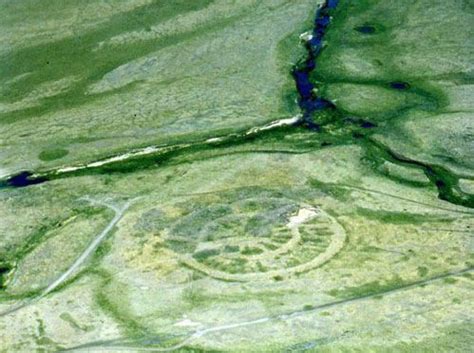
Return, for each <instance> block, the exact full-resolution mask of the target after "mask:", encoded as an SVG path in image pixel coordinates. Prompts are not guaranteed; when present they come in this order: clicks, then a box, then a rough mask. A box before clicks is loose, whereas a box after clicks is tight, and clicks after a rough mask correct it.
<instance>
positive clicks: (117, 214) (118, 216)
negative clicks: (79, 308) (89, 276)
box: [0, 197, 135, 317]
mask: <svg viewBox="0 0 474 353" xmlns="http://www.w3.org/2000/svg"><path fill="white" fill-rule="evenodd" d="M81 200H85V201H88V202H90V203H91V204H93V205H100V206H104V207H107V208H110V209H111V210H113V211H114V212H115V216H114V218H113V219H112V220H111V221H110V222H109V224H108V225H107V226H106V227H105V228H104V230H103V231H102V232H101V233H99V234H98V235H97V236H96V237H95V238H94V240H93V241H92V242H91V243H90V244H89V246H88V247H87V248H86V249H85V250H84V251H83V252H82V254H81V255H80V256H79V257H78V258H77V259H76V261H74V263H73V264H72V265H71V266H70V267H69V268H68V269H67V270H66V271H65V272H64V273H62V274H61V276H59V277H58V278H57V279H56V280H55V281H54V282H52V283H51V284H49V285H48V286H47V287H46V288H45V289H43V291H42V292H41V293H40V294H39V295H38V296H37V297H34V298H32V299H30V300H26V301H24V302H21V303H19V304H17V305H14V306H13V307H11V308H9V309H7V310H5V311H0V317H2V316H6V315H8V314H11V313H13V312H15V311H18V310H20V309H22V308H24V307H26V306H28V305H31V304H33V303H36V302H37V301H39V300H40V299H41V298H43V297H45V296H46V295H48V294H49V293H51V292H52V291H54V290H55V289H56V288H58V287H59V286H60V285H61V284H63V283H64V282H65V281H66V280H68V279H69V278H70V277H71V275H72V274H73V273H74V272H75V271H76V270H77V269H78V268H79V267H80V266H81V265H82V264H83V263H84V262H85V261H86V260H87V258H88V257H89V256H90V255H91V254H92V253H93V252H94V251H95V250H96V249H97V247H98V246H99V245H100V243H101V242H102V241H103V240H104V239H105V237H106V236H107V234H108V233H109V232H110V231H111V230H112V228H113V227H114V226H115V225H116V224H117V223H118V221H120V219H121V218H122V217H123V215H124V213H125V211H126V210H127V209H128V208H129V207H130V205H131V203H132V202H133V201H134V200H135V199H134V200H130V201H127V202H126V203H125V204H124V205H123V206H121V207H117V206H115V205H113V204H111V203H107V202H105V201H100V200H94V199H91V198H89V197H84V198H81Z"/></svg>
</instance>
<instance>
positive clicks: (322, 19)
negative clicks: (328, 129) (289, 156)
mask: <svg viewBox="0 0 474 353" xmlns="http://www.w3.org/2000/svg"><path fill="white" fill-rule="evenodd" d="M338 2H339V0H327V1H326V2H325V3H324V4H323V5H322V6H321V7H320V8H318V10H317V11H316V17H315V20H314V28H313V33H312V35H313V37H312V38H311V40H309V41H307V42H306V50H307V51H308V57H307V58H306V60H305V61H304V62H302V63H300V64H299V65H297V66H296V67H295V68H294V69H293V72H292V74H293V78H294V79H295V84H296V89H297V90H298V95H299V98H298V104H299V106H300V109H301V111H302V113H303V118H302V119H301V121H300V122H299V123H298V124H300V125H303V126H305V127H306V128H309V129H311V130H314V131H320V126H319V125H318V124H316V123H315V122H314V121H313V119H312V116H313V113H314V112H315V111H318V110H323V109H327V108H334V105H333V104H332V103H331V102H330V101H328V100H325V99H323V98H321V97H318V96H317V95H316V94H315V93H314V88H315V87H314V85H313V84H312V83H311V80H310V75H311V72H313V71H314V70H315V69H316V67H317V64H316V58H317V56H318V55H319V54H320V52H321V50H322V48H323V37H324V35H325V34H326V30H327V27H328V26H329V24H330V23H331V16H330V14H331V10H332V9H334V8H336V6H337V4H338Z"/></svg>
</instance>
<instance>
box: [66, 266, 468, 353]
mask: <svg viewBox="0 0 474 353" xmlns="http://www.w3.org/2000/svg"><path fill="white" fill-rule="evenodd" d="M472 271H474V268H472V267H469V268H464V269H461V270H457V271H450V272H446V273H443V274H439V275H437V276H433V277H431V278H428V279H425V280H421V281H415V282H412V283H407V284H405V285H402V286H400V287H397V288H392V289H388V290H385V291H380V292H377V293H371V294H366V295H362V296H359V297H353V298H347V299H340V300H336V301H332V302H329V303H325V304H321V305H317V306H314V307H313V308H312V309H311V310H296V311H293V312H288V313H283V314H277V315H273V316H266V317H261V318H258V319H254V320H249V321H242V322H236V323H230V324H227V325H221V326H214V327H209V328H205V329H199V330H197V331H194V332H190V333H189V336H188V337H187V338H185V339H184V340H183V341H181V342H180V343H178V344H176V345H174V346H171V347H167V348H159V347H139V346H133V345H124V344H123V343H122V344H121V343H116V344H113V343H110V342H107V343H104V342H95V343H94V342H92V343H89V344H84V345H81V346H77V347H71V348H67V349H64V350H61V352H74V351H91V349H92V348H93V349H94V351H99V350H104V351H146V352H172V351H175V350H177V349H180V348H183V347H184V346H186V345H187V344H189V343H190V342H191V341H194V340H196V339H198V338H200V337H203V336H205V335H207V334H209V333H213V332H220V331H229V330H232V329H235V328H239V327H245V326H253V325H257V324H261V323H265V322H269V321H286V320H288V319H292V318H295V317H299V316H304V315H307V314H309V313H314V312H316V311H319V310H322V309H327V308H331V307H336V306H339V305H344V304H347V303H353V302H358V301H363V300H367V299H371V298H374V297H377V296H380V295H390V294H394V293H398V292H402V291H405V290H410V289H413V288H417V287H420V286H422V285H427V284H430V283H433V282H436V281H440V280H442V279H444V278H447V277H451V276H460V275H462V274H464V273H470V272H472Z"/></svg>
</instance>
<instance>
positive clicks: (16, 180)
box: [0, 171, 48, 188]
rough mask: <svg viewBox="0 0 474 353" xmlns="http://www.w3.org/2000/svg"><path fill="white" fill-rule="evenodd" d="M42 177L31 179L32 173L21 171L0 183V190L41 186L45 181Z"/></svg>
mask: <svg viewBox="0 0 474 353" xmlns="http://www.w3.org/2000/svg"><path fill="white" fill-rule="evenodd" d="M47 180H48V179H47V178H44V177H32V173H30V172H27V171H23V172H20V173H18V174H16V175H14V176H12V177H10V178H8V179H7V180H5V181H3V182H1V183H0V188H4V187H14V188H22V187H25V186H29V185H35V184H41V183H44V182H45V181H47Z"/></svg>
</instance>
